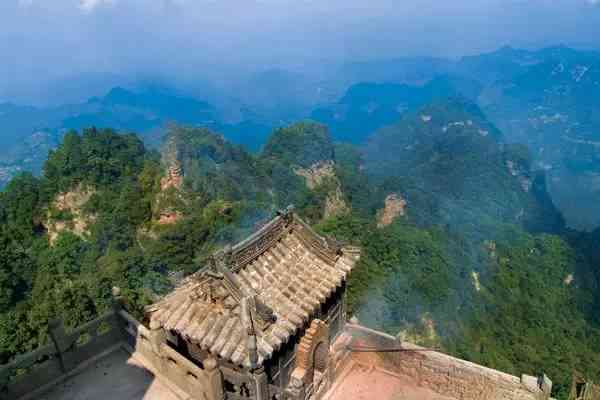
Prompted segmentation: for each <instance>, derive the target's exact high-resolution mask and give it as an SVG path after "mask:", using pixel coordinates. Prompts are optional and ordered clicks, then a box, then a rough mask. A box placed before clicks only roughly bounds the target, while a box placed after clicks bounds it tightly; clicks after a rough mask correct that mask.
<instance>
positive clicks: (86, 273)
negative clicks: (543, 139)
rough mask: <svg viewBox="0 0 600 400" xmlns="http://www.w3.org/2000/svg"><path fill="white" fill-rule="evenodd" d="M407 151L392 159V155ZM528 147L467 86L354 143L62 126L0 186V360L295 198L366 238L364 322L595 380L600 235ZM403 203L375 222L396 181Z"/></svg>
mask: <svg viewBox="0 0 600 400" xmlns="http://www.w3.org/2000/svg"><path fill="white" fill-rule="evenodd" d="M400 155H401V157H400ZM531 164H532V163H531V159H530V156H529V154H528V152H527V150H526V148H524V147H522V146H518V145H510V146H509V145H504V144H502V133H501V132H500V131H499V130H498V129H497V128H495V127H494V125H493V124H491V123H490V122H489V121H487V120H486V119H485V117H484V116H483V113H482V112H481V111H480V110H479V109H478V107H477V106H476V105H474V104H471V103H469V102H467V101H465V100H462V99H451V100H444V101H435V102H431V103H428V104H426V105H424V106H422V107H421V108H419V109H418V110H417V111H415V112H411V113H408V114H407V115H405V116H403V117H402V118H401V119H400V121H398V122H396V123H395V124H394V125H390V126H387V127H385V128H382V129H380V130H378V131H376V132H375V133H374V134H373V135H372V136H371V137H370V139H369V142H368V143H367V145H366V146H364V147H359V146H356V145H351V144H347V143H334V142H333V141H332V139H331V137H330V135H329V132H328V129H327V127H326V126H324V125H321V124H318V123H314V122H301V123H297V124H293V125H291V126H288V127H283V128H279V129H276V130H275V131H273V133H272V134H271V136H270V137H269V139H268V140H267V142H266V144H265V146H264V148H263V149H262V151H260V152H259V153H256V154H251V153H249V152H248V151H246V150H245V149H244V148H243V147H241V146H239V145H235V144H232V143H229V142H228V141H227V140H225V139H224V138H223V137H222V136H221V135H218V134H215V133H213V132H211V131H209V130H208V129H205V128H193V127H185V126H176V125H172V126H170V127H169V132H168V134H167V136H166V137H165V139H164V143H163V146H162V148H161V150H160V151H155V150H149V149H147V148H146V147H145V146H144V144H143V142H142V141H141V140H140V138H138V137H137V136H136V135H135V134H124V133H118V132H115V131H113V130H110V129H95V128H90V129H84V130H82V131H81V132H75V131H72V132H69V133H67V134H66V135H65V136H64V138H63V140H62V143H61V144H60V146H58V147H57V148H56V150H53V151H51V152H50V154H49V156H48V159H47V161H46V162H45V165H44V168H43V173H42V175H41V176H39V177H36V176H33V175H31V174H21V175H18V176H17V177H15V178H14V179H13V180H12V181H11V182H10V183H9V184H8V185H7V187H6V189H5V190H4V191H3V192H1V193H0V223H1V225H0V252H1V256H0V363H5V362H7V361H9V360H10V359H11V358H13V357H15V356H16V355H18V354H20V353H23V352H27V351H30V350H32V349H34V348H36V347H37V346H39V345H40V344H42V343H44V342H45V341H46V340H47V326H48V321H49V320H50V319H52V318H56V317H60V318H62V319H63V320H64V321H65V323H66V325H67V327H68V328H73V327H75V326H77V325H79V324H82V323H83V322H85V321H88V320H90V319H93V318H94V317H96V316H97V315H99V314H100V313H102V312H103V311H104V310H106V309H107V308H109V307H110V304H111V298H112V297H111V296H112V294H111V293H112V289H113V287H118V288H120V290H121V293H122V295H123V297H124V299H125V303H126V305H127V307H128V309H129V310H130V311H131V312H133V313H135V314H137V315H138V316H139V315H141V313H142V310H143V307H144V306H145V305H147V304H149V303H150V302H152V301H154V300H155V299H156V297H157V296H160V295H161V294H164V293H166V292H168V291H169V290H170V289H171V288H172V286H173V280H172V278H171V276H172V274H171V273H172V272H179V271H182V272H183V273H184V274H189V273H191V272H194V271H196V270H198V269H199V268H201V267H202V266H203V265H204V260H205V259H206V257H207V256H208V255H209V254H211V253H212V252H213V251H215V250H216V249H218V248H219V247H220V246H222V245H223V244H224V243H226V242H231V241H236V240H239V239H240V238H242V237H244V236H245V235H246V234H248V233H249V232H251V231H252V230H253V229H256V228H257V227H259V226H260V224H261V223H263V222H264V221H265V220H266V219H268V218H270V217H271V216H272V215H273V213H274V212H275V211H276V210H277V209H279V208H282V207H285V206H286V205H288V204H291V203H293V204H294V205H295V206H296V209H297V210H298V212H299V213H300V214H301V215H302V216H303V217H304V218H305V219H307V220H308V221H309V222H310V223H311V224H313V225H314V226H315V228H316V229H317V230H318V231H319V232H321V233H323V234H327V235H331V236H334V237H336V238H338V239H340V240H344V241H347V242H350V243H354V244H357V245H360V246H361V247H362V249H363V256H362V258H361V261H360V263H359V265H358V266H357V267H356V270H355V271H354V272H353V274H352V276H351V280H350V299H349V300H350V310H351V312H352V313H353V314H354V315H356V316H357V318H358V319H359V320H360V321H361V322H362V323H364V324H366V325H368V326H372V327H373V328H376V329H382V330H385V331H387V332H389V333H392V334H394V335H401V336H402V337H406V338H407V339H408V340H412V341H416V342H419V343H423V344H427V345H432V346H437V347H440V348H442V349H444V350H445V351H447V352H449V353H451V354H454V355H457V356H459V357H462V358H465V359H468V360H472V361H474V362H478V363H481V364H484V365H487V366H490V367H492V368H497V369H500V370H503V371H506V372H509V373H513V374H520V373H540V372H544V373H546V374H547V375H548V376H550V377H551V378H552V379H553V381H554V383H555V393H554V395H555V396H556V397H557V398H565V397H566V394H567V392H568V388H569V385H570V379H571V374H572V373H573V372H575V371H577V372H580V373H582V374H584V375H586V376H587V377H589V378H590V379H598V377H600V325H599V324H600V314H599V313H598V311H597V310H598V307H597V305H598V304H599V301H600V295H599V294H600V292H599V291H598V287H597V286H598V284H597V282H598V279H600V270H598V269H597V268H595V267H598V266H600V254H599V252H598V249H599V248H600V232H599V231H596V232H595V233H583V232H576V231H572V230H569V229H567V228H565V225H564V222H563V220H562V217H561V215H560V213H559V212H558V211H557V210H556V209H555V208H554V206H553V205H552V202H551V201H550V200H549V198H548V195H547V192H546V187H545V181H544V176H543V174H542V175H540V174H539V173H538V172H537V171H535V170H534V169H533V167H532V165H531ZM391 194H394V195H395V196H396V197H393V199H398V198H402V201H403V203H402V204H404V206H403V207H404V208H402V207H401V208H402V212H397V213H396V214H394V215H392V217H391V218H390V219H389V220H388V221H387V222H386V223H382V222H381V221H382V215H383V214H385V212H386V208H387V204H388V202H389V199H390V195H391Z"/></svg>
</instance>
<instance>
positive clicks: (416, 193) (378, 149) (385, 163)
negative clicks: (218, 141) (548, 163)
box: [364, 98, 562, 232]
mask: <svg viewBox="0 0 600 400" xmlns="http://www.w3.org/2000/svg"><path fill="white" fill-rule="evenodd" d="M501 139H502V134H501V132H500V131H499V130H498V129H497V128H496V127H495V126H494V125H493V124H492V123H490V122H489V121H488V120H487V118H486V117H485V115H484V114H483V112H482V111H481V109H479V107H478V106H477V105H475V104H474V103H472V102H470V101H468V100H464V99H461V98H450V99H445V100H439V101H434V102H433V103H430V104H428V105H426V106H424V107H422V108H420V109H419V110H418V111H416V112H412V113H408V114H407V115H405V116H404V117H403V118H402V119H401V120H400V121H399V122H398V123H397V124H394V125H391V126H388V127H385V128H382V129H380V130H378V131H376V132H375V133H374V134H373V135H372V136H371V137H370V138H369V141H368V143H367V145H366V148H365V152H364V162H365V163H364V168H365V171H366V172H367V173H369V174H372V175H373V176H375V177H377V178H378V179H379V180H382V181H386V180H387V181H388V182H387V183H384V185H385V186H390V187H393V188H394V191H396V192H400V193H401V194H402V196H403V197H404V198H405V199H406V200H407V202H408V204H409V206H408V209H409V214H410V215H412V217H413V218H415V220H417V221H419V223H421V224H425V225H427V224H430V223H431V222H432V221H436V223H445V224H448V225H449V226H453V227H456V228H457V229H466V230H469V229H471V228H469V227H475V226H477V229H483V225H484V221H485V220H486V219H488V220H493V221H505V222H510V223H514V224H518V225H523V226H526V227H527V229H529V230H532V231H538V230H542V231H550V232H553V231H560V229H562V220H561V218H560V215H559V213H558V212H556V210H555V209H554V208H553V206H552V203H551V202H550V201H546V200H547V199H546V198H544V199H543V201H540V200H542V198H541V197H544V196H546V191H545V180H544V176H543V175H540V174H537V173H536V172H535V171H533V170H532V165H531V161H530V157H529V155H528V152H527V150H526V149H523V148H520V147H518V146H505V145H502V144H501V143H500V141H501ZM410 204H414V205H415V206H414V207H412V210H411V207H410Z"/></svg>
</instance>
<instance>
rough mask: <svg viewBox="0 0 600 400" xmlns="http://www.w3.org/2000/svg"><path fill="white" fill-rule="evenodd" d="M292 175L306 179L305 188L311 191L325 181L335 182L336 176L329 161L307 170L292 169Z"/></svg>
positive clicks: (333, 167)
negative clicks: (333, 180) (332, 180)
mask: <svg viewBox="0 0 600 400" xmlns="http://www.w3.org/2000/svg"><path fill="white" fill-rule="evenodd" d="M294 173H295V174H296V175H299V176H302V177H303V178H304V179H306V186H308V188H309V189H311V190H314V189H316V188H317V186H319V185H321V184H322V183H324V181H325V180H326V179H335V180H337V176H336V175H335V164H334V162H333V161H331V160H328V161H319V162H317V163H315V164H313V165H311V166H310V167H309V168H302V167H297V168H294Z"/></svg>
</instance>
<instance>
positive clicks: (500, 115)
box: [479, 47, 600, 229]
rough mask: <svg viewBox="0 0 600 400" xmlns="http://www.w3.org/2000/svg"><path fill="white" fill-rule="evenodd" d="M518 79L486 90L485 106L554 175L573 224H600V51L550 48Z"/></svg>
mask: <svg viewBox="0 0 600 400" xmlns="http://www.w3.org/2000/svg"><path fill="white" fill-rule="evenodd" d="M535 54H536V55H537V56H538V57H543V58H542V59H541V61H540V62H538V63H536V64H534V65H530V66H528V67H527V68H526V69H525V70H524V71H522V72H521V73H520V74H517V75H516V76H514V77H512V78H510V79H508V80H504V81H498V82H496V83H494V84H493V85H491V86H489V87H488V88H486V89H485V90H484V91H483V92H482V94H481V96H480V98H479V103H480V104H481V106H482V107H483V109H484V111H485V112H486V114H487V115H488V116H489V118H490V119H491V120H492V121H494V123H495V124H496V125H498V126H499V127H500V128H501V129H502V130H503V131H504V132H505V133H506V140H507V141H509V142H513V143H524V144H526V145H527V146H528V147H529V148H530V150H531V151H532V153H533V155H534V160H535V163H536V165H537V167H538V168H541V169H544V170H546V171H547V172H548V175H549V181H548V182H549V190H550V192H551V194H552V198H553V199H554V201H555V202H556V204H557V205H558V207H559V208H560V209H561V211H562V212H563V213H564V214H565V217H566V219H567V221H568V223H569V225H571V226H574V227H577V228H582V229H592V228H594V227H595V226H597V225H598V224H599V223H600V217H598V215H600V214H599V211H600V209H599V208H598V207H599V206H598V205H599V204H600V186H598V182H600V158H598V154H599V153H598V149H599V148H600V134H599V133H598V132H600V118H599V117H598V115H600V113H599V111H600V109H599V107H600V106H599V104H600V53H593V52H581V51H576V50H572V49H569V48H564V47H558V48H550V49H545V50H542V51H539V52H537V53H535Z"/></svg>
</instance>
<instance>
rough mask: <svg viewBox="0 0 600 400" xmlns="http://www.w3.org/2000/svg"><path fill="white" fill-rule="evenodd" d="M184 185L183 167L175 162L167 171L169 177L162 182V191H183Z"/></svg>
mask: <svg viewBox="0 0 600 400" xmlns="http://www.w3.org/2000/svg"><path fill="white" fill-rule="evenodd" d="M182 185H183V171H182V169H181V165H180V164H179V163H178V162H175V163H174V164H173V165H171V166H170V167H169V169H168V170H167V176H165V177H164V178H162V179H161V180H160V188H161V190H163V191H164V190H167V189H169V188H175V189H181V186H182Z"/></svg>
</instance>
